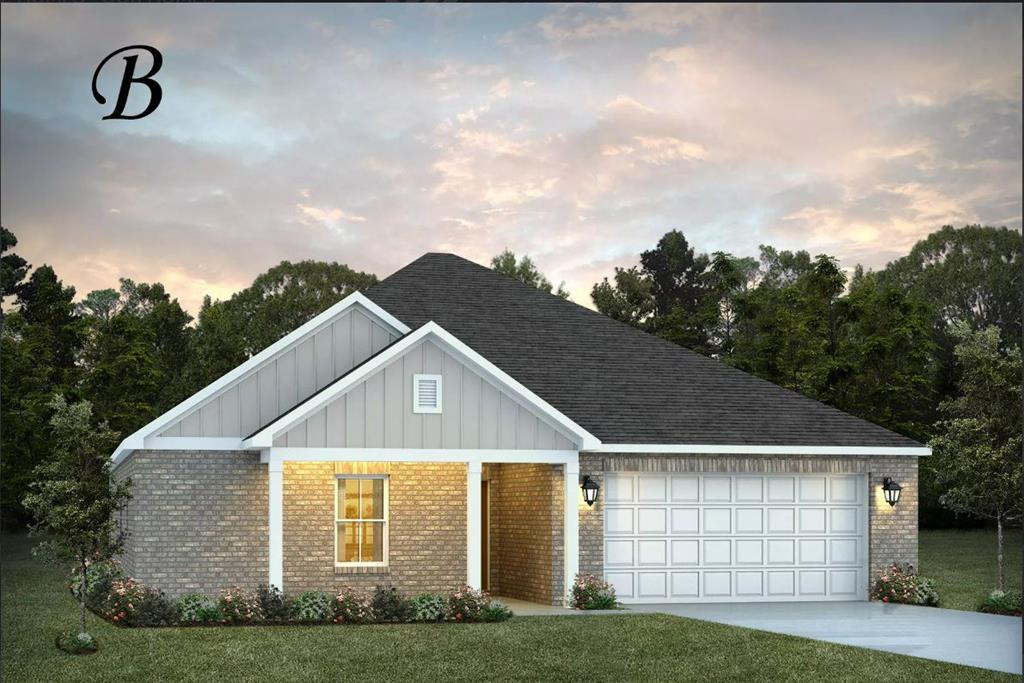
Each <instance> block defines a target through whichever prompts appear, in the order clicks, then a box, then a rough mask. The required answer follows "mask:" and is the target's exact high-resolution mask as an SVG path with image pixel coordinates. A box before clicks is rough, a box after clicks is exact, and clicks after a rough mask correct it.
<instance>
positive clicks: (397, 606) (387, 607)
mask: <svg viewBox="0 0 1024 683" xmlns="http://www.w3.org/2000/svg"><path fill="white" fill-rule="evenodd" d="M370 608H371V609H372V610H373V616H374V618H375V619H376V620H377V621H385V622H401V621H409V619H410V618H411V617H412V605H411V604H410V603H409V599H408V598H406V597H405V596H404V595H402V594H401V593H399V592H398V589H397V588H395V587H394V586H390V585H388V586H377V588H376V589H375V590H374V591H373V599H372V600H371V601H370Z"/></svg>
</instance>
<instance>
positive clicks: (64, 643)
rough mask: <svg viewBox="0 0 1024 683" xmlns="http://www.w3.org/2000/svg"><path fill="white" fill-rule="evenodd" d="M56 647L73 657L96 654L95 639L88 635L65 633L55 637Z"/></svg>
mask: <svg viewBox="0 0 1024 683" xmlns="http://www.w3.org/2000/svg"><path fill="white" fill-rule="evenodd" d="M57 647H58V648H60V649H61V650H64V652H67V653H69V654H73V655H84V654H88V653H90V652H96V649H97V645H96V639H95V638H93V637H92V636H91V635H89V634H88V633H72V632H71V631H65V632H64V633H61V634H60V635H59V636H57Z"/></svg>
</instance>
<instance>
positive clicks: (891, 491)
mask: <svg viewBox="0 0 1024 683" xmlns="http://www.w3.org/2000/svg"><path fill="white" fill-rule="evenodd" d="M902 490H903V487H902V486H900V485H899V482H895V481H893V480H892V477H886V478H885V479H883V480H882V493H884V494H885V502H886V503H888V504H889V505H890V506H893V505H896V503H898V502H900V491H902Z"/></svg>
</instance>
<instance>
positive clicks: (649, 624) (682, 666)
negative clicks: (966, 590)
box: [0, 536, 1016, 683]
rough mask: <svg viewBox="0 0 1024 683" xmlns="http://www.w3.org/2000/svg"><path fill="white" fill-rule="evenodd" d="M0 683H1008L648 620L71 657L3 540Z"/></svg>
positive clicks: (133, 645)
mask: <svg viewBox="0 0 1024 683" xmlns="http://www.w3.org/2000/svg"><path fill="white" fill-rule="evenodd" d="M0 561H2V567H0V569H2V586H0V588H2V609H3V614H2V617H3V623H2V629H0V630H2V639H0V645H2V648H3V649H2V662H3V664H2V666H3V669H2V678H3V680H5V681H10V682H12V683H14V682H17V681H33V682H36V681H45V682H46V683H57V682H58V681H85V680H88V681H149V680H160V681H205V680H268V681H289V682H291V681H319V680H323V681H326V680H331V681H337V680H353V681H354V680H359V681H369V680H410V679H412V680H433V681H442V680H443V681H448V680H463V681H485V680H493V681H499V680H500V681H508V680H544V681H572V680H579V681H588V682H589V681H627V680H628V681H632V680H645V681H648V680H681V681H682V680H706V681H819V680H831V681H841V680H851V681H853V680H856V681H885V682H886V683H892V682H894V681H919V680H928V681H929V682H930V683H936V682H938V681H950V682H953V681H958V682H959V681H1013V680H1016V678H1015V677H1013V676H1008V675H1005V674H997V673H995V672H990V671H985V670H981V669H973V668H969V667H962V666H955V665H951V664H942V663H938V662H930V661H926V660H922V659H914V658H911V657H903V656H899V655H891V654H884V653H881V652H874V651H871V650H862V649H857V648H852V647H846V646H841V645H832V644H828V643H819V642H815V641H811V640H803V639H800V638H791V637H787V636H781V635H775V634H771V633H764V632H760V631H751V630H747V629H740V628H733V627H729V626H720V625H716V624H710V623H705V622H699V621H692V620H689V619H680V618H676V617H669V616H658V615H614V616H602V617H573V616H568V617H529V618H516V619H512V620H511V621H509V622H506V623H503V624H458V625H456V624H442V625H401V626H348V627H344V626H323V627H298V626H294V627H288V626H284V627H281V626H278V627H251V628H192V629H177V628H165V629H121V628H116V627H114V626H112V625H110V624H108V623H106V622H104V621H102V620H100V619H97V618H96V617H93V616H92V615H90V617H89V626H88V628H89V630H90V631H91V632H92V633H93V634H94V635H95V636H97V638H98V639H99V643H100V652H99V653H97V654H94V655H89V656H79V657H73V656H70V655H66V654H64V653H62V652H60V651H58V650H57V649H56V648H55V647H54V645H53V640H54V638H55V637H56V635H57V634H58V633H59V632H60V631H62V630H64V629H66V628H68V627H70V626H72V625H73V624H74V623H75V621H76V612H75V605H74V603H73V602H72V600H71V598H70V596H69V594H68V593H67V590H66V588H65V587H64V581H65V576H64V575H63V573H61V572H57V571H55V570H53V569H50V568H45V567H42V566H41V565H39V564H38V563H37V562H36V561H35V560H33V559H32V558H31V557H30V556H29V554H28V544H27V542H26V539H25V538H24V537H23V536H5V537H3V539H2V547H0Z"/></svg>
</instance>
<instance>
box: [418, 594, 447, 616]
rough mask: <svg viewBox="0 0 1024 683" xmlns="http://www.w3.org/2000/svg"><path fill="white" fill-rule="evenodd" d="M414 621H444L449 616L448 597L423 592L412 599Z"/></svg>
mask: <svg viewBox="0 0 1024 683" xmlns="http://www.w3.org/2000/svg"><path fill="white" fill-rule="evenodd" d="M410 602H411V607H412V619H413V621H444V620H445V619H447V618H448V598H446V597H444V596H443V595H437V594H436V593H422V594H420V595H417V596H416V597H415V598H413V599H412V600H411V601H410Z"/></svg>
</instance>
